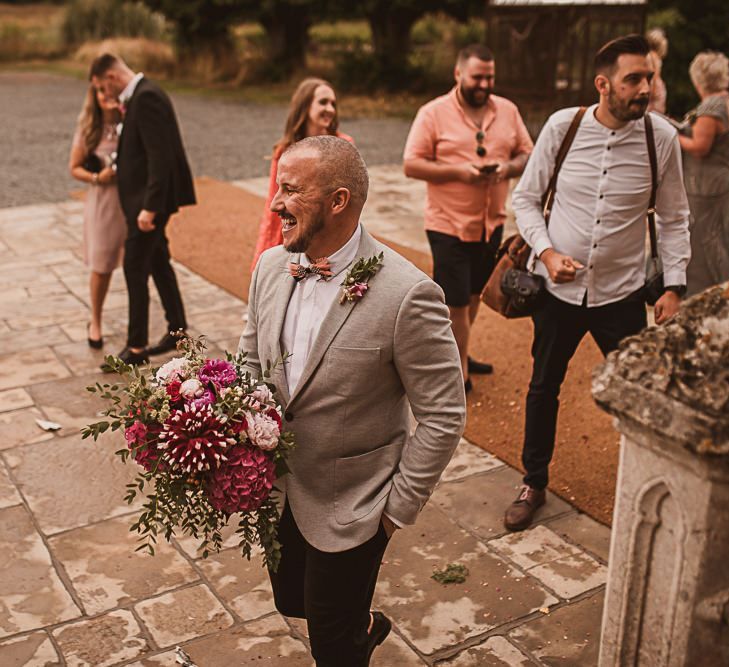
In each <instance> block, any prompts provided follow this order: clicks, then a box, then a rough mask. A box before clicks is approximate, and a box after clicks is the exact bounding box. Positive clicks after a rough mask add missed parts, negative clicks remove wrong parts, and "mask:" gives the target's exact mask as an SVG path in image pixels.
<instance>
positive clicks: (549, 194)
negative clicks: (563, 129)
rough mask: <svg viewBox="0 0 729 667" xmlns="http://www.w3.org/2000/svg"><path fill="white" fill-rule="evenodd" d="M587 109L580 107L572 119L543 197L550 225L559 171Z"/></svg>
mask: <svg viewBox="0 0 729 667" xmlns="http://www.w3.org/2000/svg"><path fill="white" fill-rule="evenodd" d="M585 111H587V107H580V108H579V109H578V110H577V113H576V114H575V117H574V118H573V119H572V123H571V124H570V126H569V129H568V130H567V134H565V135H564V139H562V144H561V145H560V147H559V150H558V151H557V157H556V158H555V160H554V171H553V172H552V178H550V179H549V185H548V186H547V189H546V190H545V191H544V194H543V195H542V211H543V213H544V222H545V223H546V224H547V225H549V216H550V214H551V213H552V204H553V203H554V196H555V194H556V193H557V177H558V176H559V170H560V169H561V168H562V163H563V162H564V159H565V158H566V157H567V153H569V150H570V147H571V146H572V142H573V141H574V139H575V135H576V134H577V130H578V129H579V127H580V123H581V122H582V117H583V116H584V115H585Z"/></svg>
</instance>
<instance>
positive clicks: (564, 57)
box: [486, 0, 647, 132]
mask: <svg viewBox="0 0 729 667" xmlns="http://www.w3.org/2000/svg"><path fill="white" fill-rule="evenodd" d="M646 4H647V0H572V1H570V2H567V1H566V0H487V2H486V22H487V26H488V28H487V42H486V43H487V44H488V46H489V47H490V48H491V49H492V50H493V51H494V53H495V55H496V67H497V69H496V89H497V92H498V93H499V94H500V95H504V96H505V97H508V98H509V99H511V100H514V101H515V102H516V103H517V104H518V105H519V106H520V108H521V109H522V113H523V115H524V116H525V118H526V119H527V124H528V125H529V126H530V130H531V131H532V132H534V129H535V128H536V129H538V127H540V126H541V124H542V123H543V122H544V120H545V119H546V117H547V116H548V115H549V114H550V113H551V112H552V111H554V110H555V109H559V108H561V107H566V106H574V105H579V104H591V103H592V102H594V101H596V99H597V96H596V92H595V87H594V85H593V79H594V72H593V67H592V62H593V58H594V55H595V52H596V51H597V50H598V49H599V48H600V46H602V45H603V44H604V43H605V42H607V41H609V40H611V39H613V38H615V37H619V36H620V35H627V34H629V33H633V32H638V33H643V30H644V27H645V13H646Z"/></svg>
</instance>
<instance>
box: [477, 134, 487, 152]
mask: <svg viewBox="0 0 729 667" xmlns="http://www.w3.org/2000/svg"><path fill="white" fill-rule="evenodd" d="M485 138H486V134H485V133H484V132H483V130H479V131H478V132H476V142H477V143H478V145H477V146H476V155H478V156H479V157H486V146H484V145H483V141H484V139H485Z"/></svg>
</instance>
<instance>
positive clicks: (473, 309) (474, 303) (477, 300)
mask: <svg viewBox="0 0 729 667" xmlns="http://www.w3.org/2000/svg"><path fill="white" fill-rule="evenodd" d="M479 305H481V297H480V296H479V295H478V294H471V299H470V300H469V302H468V321H469V323H470V324H471V326H473V323H474V322H475V321H476V315H478V307H479Z"/></svg>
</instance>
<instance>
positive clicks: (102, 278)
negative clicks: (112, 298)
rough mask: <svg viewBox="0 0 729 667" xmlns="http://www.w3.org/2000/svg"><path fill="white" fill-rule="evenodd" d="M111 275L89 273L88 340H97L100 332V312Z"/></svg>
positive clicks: (100, 334)
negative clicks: (89, 320)
mask: <svg viewBox="0 0 729 667" xmlns="http://www.w3.org/2000/svg"><path fill="white" fill-rule="evenodd" d="M110 282H111V273H97V272H96V271H92V272H91V276H90V278H89V289H90V292H91V322H90V326H89V338H93V339H94V340H99V339H100V338H101V336H102V332H101V311H102V310H103V308H104V300H105V299H106V293H107V292H108V291H109V283H110Z"/></svg>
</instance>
